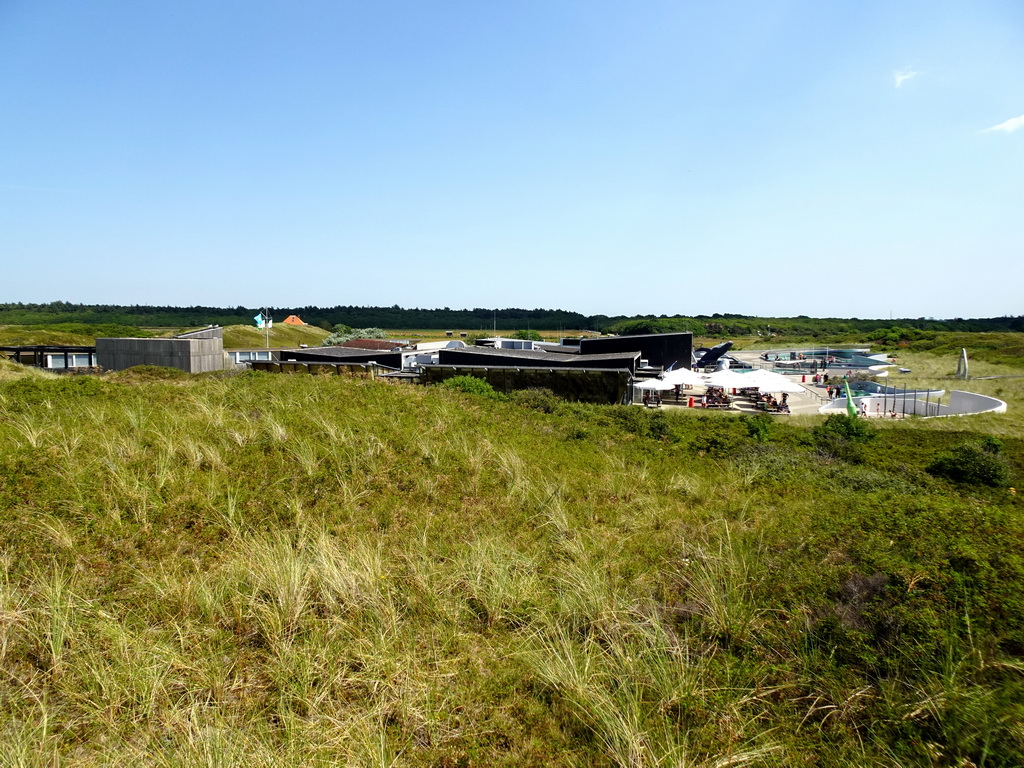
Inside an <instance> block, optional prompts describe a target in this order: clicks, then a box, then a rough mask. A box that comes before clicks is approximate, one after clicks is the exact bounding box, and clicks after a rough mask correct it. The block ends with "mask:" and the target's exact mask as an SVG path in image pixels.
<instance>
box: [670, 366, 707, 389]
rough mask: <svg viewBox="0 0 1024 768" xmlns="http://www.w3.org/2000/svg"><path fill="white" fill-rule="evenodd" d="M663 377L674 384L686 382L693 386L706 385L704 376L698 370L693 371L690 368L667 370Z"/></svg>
mask: <svg viewBox="0 0 1024 768" xmlns="http://www.w3.org/2000/svg"><path fill="white" fill-rule="evenodd" d="M661 379H662V381H667V382H668V383H669V384H672V385H673V386H675V385H676V384H685V385H688V386H691V387H692V386H694V385H696V386H704V377H703V376H702V375H701V374H699V373H697V372H696V371H691V370H690V369H689V368H677V369H675V370H674V371H667V372H666V373H665V374H664V375H663V376H662V377H661Z"/></svg>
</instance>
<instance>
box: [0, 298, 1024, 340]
mask: <svg viewBox="0 0 1024 768" xmlns="http://www.w3.org/2000/svg"><path fill="white" fill-rule="evenodd" d="M263 309H264V308H263V307H243V306H237V307H205V306H191V307H175V306H150V305H141V304H135V305H115V304H73V303H69V302H65V301H55V302H50V303H47V304H28V303H21V302H18V303H8V304H0V324H2V325H41V324H45V325H51V324H55V323H86V324H89V325H99V324H112V325H122V326H137V327H146V328H184V327H192V326H197V325H207V324H211V323H212V324H217V325H248V324H251V323H252V322H253V316H254V315H256V314H257V313H258V312H260V311H262V310H263ZM266 309H267V310H268V312H269V314H270V315H271V316H272V317H273V318H274V320H276V321H277V322H280V321H282V320H284V318H285V317H287V316H288V315H298V316H299V317H301V318H302V319H303V320H304V321H305V322H307V323H309V324H311V325H317V326H320V327H322V328H325V329H327V330H333V329H334V327H335V326H337V325H347V326H350V327H353V328H367V327H377V328H387V329H394V330H413V329H417V328H423V329H447V330H465V331H493V330H497V331H514V330H523V329H542V330H564V331H567V332H569V331H581V330H589V331H601V332H605V333H619V334H625V335H633V334H641V333H667V332H678V331H688V332H691V333H693V334H695V335H698V336H708V337H717V338H728V337H738V336H762V337H772V336H788V337H794V336H797V337H808V338H816V337H831V336H841V335H844V334H864V333H871V334H875V333H878V334H879V335H885V336H896V337H905V336H908V335H911V336H912V334H913V333H914V332H929V331H956V332H961V333H976V332H1007V331H1017V332H1019V331H1024V316H1016V317H1009V316H1006V317H994V318H974V319H965V318H952V319H936V318H924V317H919V318H900V319H888V320H881V319H860V318H812V317H807V316H803V315H801V316H798V317H771V318H765V317H753V316H749V315H739V314H719V313H715V314H713V315H634V316H631V317H630V316H625V315H616V316H609V315H584V314H581V313H579V312H571V311H568V310H562V309H523V308H518V307H507V308H504V309H496V308H484V307H476V308H474V309H451V308H449V307H443V308H440V309H425V308H419V307H414V308H403V307H400V306H398V305H397V304H396V305H394V306H391V307H363V306H348V305H338V306H334V307H318V306H303V307H269V308H266Z"/></svg>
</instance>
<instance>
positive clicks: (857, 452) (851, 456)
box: [811, 413, 875, 464]
mask: <svg viewBox="0 0 1024 768" xmlns="http://www.w3.org/2000/svg"><path fill="white" fill-rule="evenodd" d="M874 437H875V432H874V430H873V429H872V427H871V425H870V424H868V422H867V420H866V419H862V418H860V417H858V416H850V415H848V414H845V413H833V414H832V415H831V416H829V417H828V418H827V419H826V420H825V423H824V424H820V425H818V426H817V427H815V428H814V429H813V430H811V439H812V440H813V442H814V446H815V447H816V448H817V449H818V452H819V453H821V454H822V455H824V456H829V457H831V458H835V459H842V460H843V461H849V462H851V463H854V464H858V463H860V462H862V461H864V444H865V443H867V442H869V441H870V440H872V439H874Z"/></svg>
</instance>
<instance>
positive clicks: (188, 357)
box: [96, 337, 230, 373]
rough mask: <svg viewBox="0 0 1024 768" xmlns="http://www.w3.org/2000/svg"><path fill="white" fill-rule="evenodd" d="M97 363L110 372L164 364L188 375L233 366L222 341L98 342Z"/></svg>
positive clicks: (149, 340)
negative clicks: (225, 352)
mask: <svg viewBox="0 0 1024 768" xmlns="http://www.w3.org/2000/svg"><path fill="white" fill-rule="evenodd" d="M96 363H97V365H99V366H100V367H101V368H105V369H106V370H108V371H123V370H124V369H126V368H132V367H134V366H136V365H162V366H165V367H167V368H177V369H179V370H182V371H185V372H186V373H204V372H206V371H221V370H224V369H225V368H227V367H229V366H230V362H229V360H228V358H227V356H226V355H225V354H224V340H223V339H221V338H217V337H214V338H188V339H96Z"/></svg>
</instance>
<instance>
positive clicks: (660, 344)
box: [580, 333, 693, 368]
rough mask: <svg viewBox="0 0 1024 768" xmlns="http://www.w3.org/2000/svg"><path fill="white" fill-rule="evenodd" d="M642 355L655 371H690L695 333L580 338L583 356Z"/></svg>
mask: <svg viewBox="0 0 1024 768" xmlns="http://www.w3.org/2000/svg"><path fill="white" fill-rule="evenodd" d="M627 351H632V352H639V353H640V357H641V358H643V359H644V360H646V361H647V364H648V365H650V366H653V367H655V368H669V367H675V368H689V367H690V365H691V364H692V363H693V334H692V333H645V334H641V335H638V336H610V337H607V338H600V339H580V354H581V355H585V356H587V357H590V356H593V355H595V354H610V353H616V352H627Z"/></svg>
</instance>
